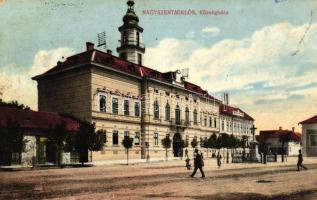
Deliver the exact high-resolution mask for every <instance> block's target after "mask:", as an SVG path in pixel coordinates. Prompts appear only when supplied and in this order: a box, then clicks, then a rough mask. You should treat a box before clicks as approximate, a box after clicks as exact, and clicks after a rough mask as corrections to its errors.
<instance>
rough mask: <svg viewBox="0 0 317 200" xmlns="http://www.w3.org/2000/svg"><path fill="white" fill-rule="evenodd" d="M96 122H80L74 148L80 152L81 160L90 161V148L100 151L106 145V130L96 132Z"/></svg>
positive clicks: (82, 161)
mask: <svg viewBox="0 0 317 200" xmlns="http://www.w3.org/2000/svg"><path fill="white" fill-rule="evenodd" d="M95 129H96V126H95V124H94V123H90V122H87V121H83V122H81V123H80V129H79V132H78V133H76V134H75V137H74V148H75V149H76V151H77V152H78V153H79V161H80V162H81V163H82V164H83V163H84V162H88V150H90V151H99V150H101V149H102V148H103V146H104V139H103V138H104V135H105V132H104V131H97V132H95Z"/></svg>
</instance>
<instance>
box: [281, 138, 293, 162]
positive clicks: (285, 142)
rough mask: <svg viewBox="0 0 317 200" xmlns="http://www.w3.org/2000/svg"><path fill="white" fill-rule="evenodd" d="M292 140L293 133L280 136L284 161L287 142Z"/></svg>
mask: <svg viewBox="0 0 317 200" xmlns="http://www.w3.org/2000/svg"><path fill="white" fill-rule="evenodd" d="M290 140H291V134H289V133H284V134H282V135H281V137H280V142H281V143H282V148H281V154H282V162H284V157H285V154H286V149H285V144H287V143H288V142H289V141H290Z"/></svg>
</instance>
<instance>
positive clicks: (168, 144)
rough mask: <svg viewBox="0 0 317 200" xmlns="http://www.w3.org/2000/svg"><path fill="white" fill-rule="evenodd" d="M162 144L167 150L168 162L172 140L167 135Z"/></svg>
mask: <svg viewBox="0 0 317 200" xmlns="http://www.w3.org/2000/svg"><path fill="white" fill-rule="evenodd" d="M161 142H162V145H163V147H164V149H165V161H167V149H169V148H171V145H172V140H171V139H170V137H169V135H166V137H165V138H163V139H162V141H161Z"/></svg>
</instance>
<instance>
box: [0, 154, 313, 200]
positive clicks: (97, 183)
mask: <svg viewBox="0 0 317 200" xmlns="http://www.w3.org/2000/svg"><path fill="white" fill-rule="evenodd" d="M304 163H305V164H306V166H307V167H308V168H309V170H307V171H301V172H297V171H295V170H296V159H294V158H293V159H292V158H289V159H288V162H287V163H281V162H278V163H268V164H267V165H262V164H224V165H223V167H222V168H221V169H217V168H216V161H215V160H214V159H209V160H205V165H206V166H205V171H206V176H207V177H206V178H205V179H201V178H199V177H200V173H199V172H198V173H197V174H196V177H195V178H190V177H189V175H190V173H191V171H187V170H186V169H185V167H184V166H183V165H184V161H170V162H167V163H165V162H160V163H150V164H145V163H142V164H135V165H131V166H123V165H117V166H100V167H85V168H67V169H48V170H28V171H17V172H0V199H221V200H223V199H238V200H239V199H241V200H242V199H254V200H255V199H256V200H261V199H294V200H297V199H301V200H303V199H304V200H311V199H317V159H316V158H315V159H307V158H306V159H305V161H304Z"/></svg>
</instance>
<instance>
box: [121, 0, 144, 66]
mask: <svg viewBox="0 0 317 200" xmlns="http://www.w3.org/2000/svg"><path fill="white" fill-rule="evenodd" d="M134 4H135V3H134V1H133V0H128V1H127V5H128V9H127V12H126V14H125V15H124V16H123V18H122V21H123V25H122V26H120V27H119V29H118V30H119V32H120V33H121V40H120V46H119V47H118V48H117V52H118V53H119V57H120V58H122V59H125V60H128V61H130V62H133V63H136V64H140V65H142V57H143V54H144V52H145V46H144V44H142V37H141V34H142V32H143V28H142V27H140V26H139V24H138V23H139V17H138V16H137V15H136V14H135V12H134Z"/></svg>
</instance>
